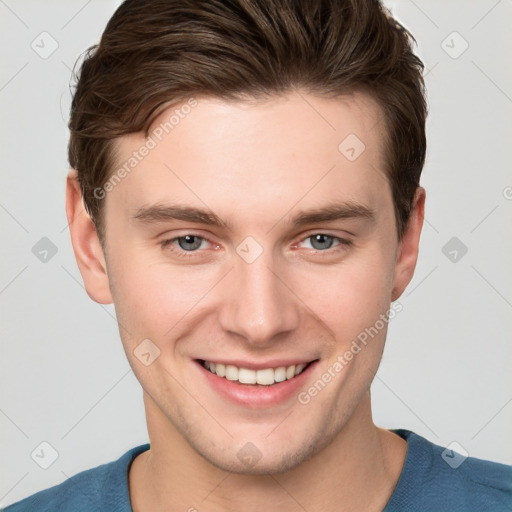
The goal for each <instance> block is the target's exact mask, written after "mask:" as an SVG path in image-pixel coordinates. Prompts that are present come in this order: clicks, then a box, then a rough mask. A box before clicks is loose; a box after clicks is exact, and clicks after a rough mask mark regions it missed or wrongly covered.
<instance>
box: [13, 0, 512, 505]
mask: <svg viewBox="0 0 512 512" xmlns="http://www.w3.org/2000/svg"><path fill="white" fill-rule="evenodd" d="M410 38H411V36H410V34H408V32H407V31H405V29H403V28H402V27H401V26H400V25H399V24H398V23H397V22H395V21H394V20H393V19H392V18H391V17H390V15H389V14H388V13H387V12H386V11H385V10H384V9H383V7H382V6H381V5H380V3H378V2H369V1H367V0H359V1H356V0H318V1H316V2H305V1H297V0H294V1H291V0H272V1H269V0H232V1H229V2H228V1H226V0H224V1H214V2H212V1H211V0H210V1H206V0H203V1H198V0H194V1H192V0H189V1H184V0H180V1H169V0H166V1H164V0H150V1H146V2H141V1H140V0H127V1H125V2H124V3H123V4H122V5H121V6H120V7H119V9H118V10H117V11H116V13H115V14H114V16H113V17H112V19H111V20H110V21H109V23H108V25H107V27H106V29H105V32H104V34H103V36H102V38H101V42H100V44H99V46H98V47H97V48H95V49H94V51H91V52H90V53H89V55H88V56H87V58H86V60H85V62H84V63H83V65H82V68H81V71H80V79H79V82H78V85H77V89H76V92H75V95H74V99H73V105H72V111H71V120H70V130H71V139H70V145H69V160H70V165H71V167H72V170H71V172H70V174H69V176H68V181H67V215H68V220H69V224H70V231H71V237H72V243H73V248H74V252H75V256H76V259H77V263H78V266H79V268H80V271H81V274H82V277H83V280H84V283H85V287H86V289H87V292H88V294H89V296H90V297H91V298H92V299H93V300H95V301H96V302H99V303H101V304H106V303H114V305H115V308H116V313H117V318H118V323H119V330H120V336H121V339H122V342H123V346H124V348H125V351H126V355H127V357H128V360H129V363H130V365H131V367H132V369H133V371H134V373H135V375H136V376H137V378H138V380H139V381H140V383H141V386H142V387H143V389H144V404H145V409H146V417H147V424H148V433H149V438H150V443H149V444H148V445H143V446H139V447H136V448H134V449H133V450H130V451H129V452H127V453H126V454H124V455H123V456H122V457H121V458H120V459H119V460H117V461H115V462H112V463H110V464H105V465H103V466H99V467H97V468H94V469H91V470H88V471H85V472H82V473H79V474H78V475H75V476H74V477H72V478H71V479H69V480H68V481H66V482H64V483H62V484H60V485H58V486H55V487H53V488H51V489H47V490H45V491H42V492H40V493H37V494H35V495H33V496H31V497H29V498H27V499H25V500H22V501H21V502H19V503H17V504H14V505H13V506H11V507H8V508H7V510H8V511H9V512H18V511H25V510H44V511H50V510H59V511H68V510H69V511H82V510H84V511H85V510H108V511H110V510H115V511H130V510H133V511H136V512H139V511H140V512H145V511H155V510H156V511H159V510H167V511H180V510H183V511H187V510H189V511H193V510H198V511H201V510H208V511H213V512H216V511H238V510H249V511H253V510H254V511H256V510H279V511H292V510H307V511H310V512H313V511H319V510H323V511H326V510H327V511H333V512H334V511H349V510H350V511H352V510H364V511H382V510H384V511H386V512H391V511H398V510H404V511H405V510H407V511H410V510H421V511H439V510H450V511H454V510H464V511H467V510H493V511H496V510H510V509H511V506H512V467H511V466H506V465H503V464H498V463H494V462H490V461H484V460H479V459H475V458H471V457H470V458H468V459H466V460H465V461H464V462H463V463H462V464H460V466H458V467H457V468H456V469H454V468H452V467H450V466H449V465H448V464H446V463H445V461H444V460H443V458H442V455H441V454H442V452H443V448H442V447H440V446H437V445H434V444H432V443H430V442H429V441H427V440H426V439H424V438H422V437H421V436H419V435H416V434H415V433H413V432H410V431H407V430H395V431H390V430H385V429H382V428H379V427H377V426H376V425H375V424H374V423H373V421H372V415H371V401H370V391H369V389H370V385H371V382H372V380H373V378H374V376H375V373H376V371H377V369H378V366H379V363H380V359H381V356H382V351H383V348H384V342H385V338H386V332H387V323H388V321H389V319H390V318H392V316H393V315H394V314H396V311H397V307H399V304H398V303H397V302H396V301H397V299H399V297H400V296H401V294H402V293H403V291H404V289H405V288H406V286H407V284H408V283H409V282H410V280H411V278H412V276H413V273H414V268H415V265H416V260H417V255H418V244H419V238H420V232H421V228H422V223H423V213H424V204H425V191H424V189H423V188H422V187H421V186H420V185H419V179H420V175H421V170H422V168H423V164H424V159H425V151H426V142H425V118H426V103H425V98H424V94H425V92H424V84H423V79H422V76H421V72H422V69H423V65H422V63H421V61H420V60H419V59H418V58H417V57H416V56H415V55H414V54H413V52H412V49H411V39H410ZM84 207H85V211H84ZM397 304H398V305H397ZM366 332H372V336H371V337H368V336H366V337H365V336H364V333H366Z"/></svg>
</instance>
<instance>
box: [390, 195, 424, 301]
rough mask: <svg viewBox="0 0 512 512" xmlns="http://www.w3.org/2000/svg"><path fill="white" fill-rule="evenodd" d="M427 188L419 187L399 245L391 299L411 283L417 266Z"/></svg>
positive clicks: (398, 295)
mask: <svg viewBox="0 0 512 512" xmlns="http://www.w3.org/2000/svg"><path fill="white" fill-rule="evenodd" d="M425 196H426V194H425V189H424V188H423V187H418V188H417V189H416V194H415V195H414V201H413V207H412V210H411V214H410V216H409V221H408V223H407V227H406V229H405V232H404V234H403V237H402V240H401V241H400V243H399V245H398V250H397V260H396V264H395V273H394V280H393V291H392V294H391V300H392V301H395V300H397V299H398V298H399V297H400V296H401V295H402V293H403V292H404V290H405V288H406V286H407V285H408V284H409V283H410V281H411V279H412V276H413V275H414V269H415V268H416V261H417V259H418V249H419V243H420V234H421V228H422V227H423V217H424V213H425Z"/></svg>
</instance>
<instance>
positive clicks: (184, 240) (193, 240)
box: [178, 235, 203, 251]
mask: <svg viewBox="0 0 512 512" xmlns="http://www.w3.org/2000/svg"><path fill="white" fill-rule="evenodd" d="M202 241H203V239H202V238H200V237H198V236H196V235H185V236H180V237H179V238H178V244H179V246H180V248H181V249H183V250H184V251H194V250H195V249H199V247H200V246H201V242H202Z"/></svg>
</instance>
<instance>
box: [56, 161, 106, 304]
mask: <svg viewBox="0 0 512 512" xmlns="http://www.w3.org/2000/svg"><path fill="white" fill-rule="evenodd" d="M66 215H67V218H68V224H69V232H70V234H71V243H72V244H73V251H74V253H75V258H76V262H77V264H78V268H79V269H80V273H81V274H82V279H83V280H84V285H85V289H86V291H87V294H88V295H89V297H90V298H91V299H92V300H94V301H95V302H98V303H99V304H111V303H112V294H111V292H110V286H109V280H108V275H107V265H106V262H105V256H104V254H103V249H102V247H101V244H100V240H99V238H98V234H97V232H96V227H95V226H94V223H93V221H92V220H91V217H90V216H89V214H88V213H87V211H86V210H85V207H84V203H83V198H82V191H81V190H80V183H79V181H78V174H77V172H76V170H74V169H73V170H71V171H70V172H69V174H68V177H67V182H66Z"/></svg>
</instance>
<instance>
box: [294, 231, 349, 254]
mask: <svg viewBox="0 0 512 512" xmlns="http://www.w3.org/2000/svg"><path fill="white" fill-rule="evenodd" d="M302 244H308V245H305V246H304V245H302ZM298 245H299V246H300V245H302V247H304V248H306V249H312V250H314V251H317V253H318V254H320V253H325V256H327V255H333V254H337V253H338V252H341V251H344V250H346V249H347V248H349V247H350V246H351V245H352V242H351V241H350V240H347V239H345V238H340V237H337V236H333V235H328V234H326V233H314V234H312V235H309V236H308V237H306V238H303V239H302V241H301V242H299V244H298Z"/></svg>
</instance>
